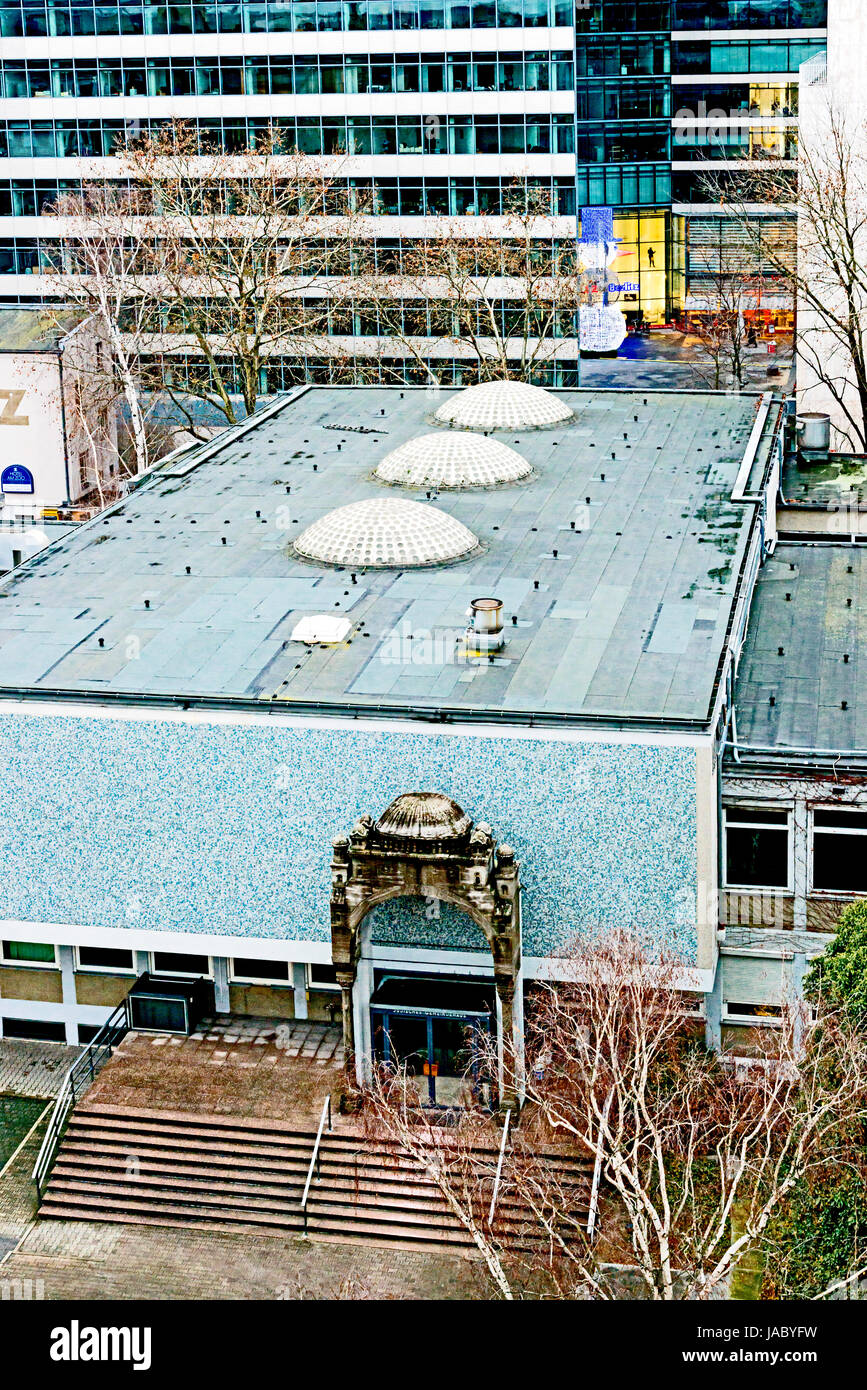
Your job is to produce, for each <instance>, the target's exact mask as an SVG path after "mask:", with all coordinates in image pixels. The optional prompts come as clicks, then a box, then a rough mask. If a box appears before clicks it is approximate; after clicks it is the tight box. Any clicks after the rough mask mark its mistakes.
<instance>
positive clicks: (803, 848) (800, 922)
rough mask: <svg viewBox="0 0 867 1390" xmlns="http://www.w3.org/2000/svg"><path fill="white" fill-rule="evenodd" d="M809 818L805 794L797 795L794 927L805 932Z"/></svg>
mask: <svg viewBox="0 0 867 1390" xmlns="http://www.w3.org/2000/svg"><path fill="white" fill-rule="evenodd" d="M808 823H809V816H808V814H807V798H806V796H805V795H804V793H803V792H797V793H796V795H795V809H794V814H793V816H792V838H793V841H794V844H793V858H794V890H795V900H794V904H793V909H792V910H793V914H794V915H793V925H794V927H795V928H796V930H797V929H798V928H801V929H802V930H804V929H805V928H806V926H807V862H808V858H809V856H808V854H807V847H808V844H809V824H808Z"/></svg>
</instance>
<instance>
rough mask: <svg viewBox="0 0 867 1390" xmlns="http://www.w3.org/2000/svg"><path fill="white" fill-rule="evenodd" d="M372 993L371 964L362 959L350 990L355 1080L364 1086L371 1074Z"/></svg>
mask: <svg viewBox="0 0 867 1390" xmlns="http://www.w3.org/2000/svg"><path fill="white" fill-rule="evenodd" d="M372 993H373V962H372V961H370V960H365V959H364V958H363V957H362V959H361V960H360V961H359V962H358V970H357V972H356V976H355V984H354V985H353V988H352V1013H353V1023H354V1027H355V1079H356V1081H357V1082H358V1084H359V1086H363V1085H365V1083H366V1082H368V1081H369V1080H370V1078H371V1076H372V1074H373V1039H372V1037H371V1032H370V996H371V994H372Z"/></svg>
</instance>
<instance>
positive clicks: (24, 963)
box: [0, 937, 60, 970]
mask: <svg viewBox="0 0 867 1390" xmlns="http://www.w3.org/2000/svg"><path fill="white" fill-rule="evenodd" d="M14 944H15V940H14V939H13V938H12V937H7V938H6V939H5V940H0V965H8V966H11V967H12V969H13V970H17V969H19V968H21V969H25V970H59V969H60V961H59V960H58V959H57V946H56V944H55V943H54V942H53V941H20V942H19V943H18V944H19V945H22V946H50V947H51V949H52V951H53V952H54V959H53V960H50V961H49V960H13V959H12V957H10V956H7V955H6V947H7V945H10V946H12V945H14Z"/></svg>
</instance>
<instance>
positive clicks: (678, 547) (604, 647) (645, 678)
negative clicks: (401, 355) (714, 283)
mask: <svg viewBox="0 0 867 1390" xmlns="http://www.w3.org/2000/svg"><path fill="white" fill-rule="evenodd" d="M557 394H558V395H559V397H560V398H562V400H563V401H564V402H565V403H567V404H568V406H569V407H570V408H571V409H573V410H574V411H575V418H574V419H573V420H571V421H569V422H567V423H566V424H564V425H562V426H556V427H553V428H551V429H548V430H544V431H542V430H527V431H525V432H523V433H522V432H521V431H502V432H498V433H497V434H496V436H492V437H496V438H497V439H499V440H501V441H502V442H503V443H504V444H507V445H508V446H509V447H511V448H514V449H515V450H516V451H517V452H518V453H520V454H521V455H522V456H523V457H525V458H526V459H527V460H528V462H529V463H530V464H531V465H532V468H533V477H532V478H531V479H530V480H529V481H523V482H518V483H515V484H514V485H512V486H500V487H497V488H495V489H491V490H489V491H484V490H473V491H466V492H464V491H444V492H441V493H439V494H438V495H437V494H435V493H433V492H432V491H431V490H430V489H411V488H399V489H396V488H395V487H394V486H391V487H385V486H383V485H382V484H381V483H379V482H378V481H376V480H375V479H374V478H373V477H372V471H373V469H374V468H375V467H376V465H377V463H378V462H379V461H380V460H381V459H382V458H383V457H384V456H385V455H386V454H387V453H389V452H390V451H391V450H392V449H394V448H395V447H396V446H398V445H399V444H402V443H404V442H405V441H407V440H409V439H412V438H415V437H417V436H420V435H422V434H425V433H429V432H430V429H431V424H430V417H431V413H432V409H433V406H435V405H436V401H434V402H431V400H430V398H429V395H428V393H427V392H426V391H424V390H413V389H409V388H407V389H404V390H400V389H398V388H397V387H393V388H389V387H370V388H354V387H353V388H328V387H321V388H320V387H312V388H309V389H307V390H303V391H301V392H300V393H296V394H295V395H294V396H293V397H290V398H288V399H287V401H286V403H285V404H284V405H283V406H282V407H281V408H280V409H278V410H277V411H276V412H274V413H266V414H265V415H264V418H262V419H260V420H257V421H256V423H255V424H253V426H252V428H250V429H248V430H247V431H246V432H244V433H240V434H238V433H237V432H236V431H230V432H228V433H227V434H226V436H225V438H224V439H222V440H220V439H219V438H218V439H217V440H216V441H214V444H215V445H216V447H214V446H213V445H212V446H210V447H209V448H206V449H200V450H198V451H196V452H194V453H192V454H190V455H184V456H183V457H182V458H181V459H174V460H170V461H168V462H167V463H166V464H164V465H163V466H162V467H158V468H157V469H156V470H155V471H154V472H153V473H152V474H151V475H150V476H149V477H148V478H147V479H146V480H145V482H144V483H143V484H142V485H141V486H140V487H139V488H138V489H137V490H135V491H134V492H132V493H131V495H130V496H129V497H128V498H126V499H125V500H124V501H123V502H122V503H120V504H118V505H117V506H116V507H114V508H113V509H111V510H110V511H109V512H108V513H104V514H103V515H101V516H98V517H96V518H94V519H93V520H92V521H91V522H88V523H87V524H85V525H83V526H81V527H80V528H78V529H76V530H75V532H74V533H72V534H71V535H69V536H68V537H67V538H66V539H65V540H64V541H62V542H60V543H58V544H57V545H55V546H53V547H52V548H51V549H50V550H48V551H46V552H44V553H43V554H42V555H41V556H38V557H35V558H34V559H33V560H32V561H30V562H28V563H27V564H25V565H24V566H22V567H21V568H20V569H19V570H17V571H15V572H14V573H13V574H12V575H11V576H9V578H8V579H7V580H6V581H5V582H4V583H3V584H2V586H0V686H2V687H5V688H9V687H25V688H32V689H35V690H39V691H41V692H46V691H50V690H57V691H73V692H74V691H91V692H107V693H109V694H112V695H120V696H128V697H134V696H135V695H136V694H141V695H142V696H148V697H162V696H167V697H181V696H184V697H190V698H196V697H220V698H232V697H235V698H243V699H245V700H248V701H249V700H255V701H262V702H276V704H277V705H281V706H282V705H283V704H284V703H285V704H287V705H289V704H291V703H292V702H293V701H299V702H322V703H329V704H337V705H352V706H362V707H368V706H369V707H371V708H372V707H375V706H377V705H382V706H386V705H394V706H398V707H408V706H414V707H419V706H420V707H424V708H429V707H437V708H439V707H444V706H448V707H454V708H457V709H461V710H466V711H468V712H469V711H472V712H474V713H475V714H476V715H477V716H478V715H480V714H483V713H484V712H489V713H491V714H492V715H496V716H498V717H506V718H508V716H509V715H510V714H517V713H522V714H526V713H529V714H538V715H545V716H556V715H558V714H563V715H565V716H570V717H576V716H578V717H585V716H586V717H592V718H595V719H599V720H602V721H606V720H607V721H614V722H620V721H622V720H629V719H633V718H649V719H654V720H663V721H670V722H677V721H683V722H688V721H704V720H706V719H707V717H708V713H709V710H710V707H711V704H712V701H713V694H714V688H715V681H716V676H717V670H718V666H719V662H720V658H721V654H722V652H723V650H724V644H725V640H726V629H727V625H728V622H729V618H730V615H731V611H732V607H733V603H734V600H735V597H736V593H737V587H738V577H739V572H740V566H741V562H742V559H743V556H744V554H745V551H746V548H747V546H748V543H749V536H750V532H751V528H752V526H753V524H754V519H755V507H754V506H753V505H752V504H749V503H746V504H745V503H736V502H733V501H732V499H731V493H732V489H733V486H734V483H735V479H736V476H737V474H738V470H739V468H740V465H741V462H742V459H743V456H744V452H745V449H746V446H747V441H748V439H749V435H750V431H751V429H752V425H753V421H754V418H755V412H756V405H757V402H756V399H755V397H748V396H741V397H738V396H725V395H716V394H713V393H701V392H695V393H692V392H690V393H668V392H657V393H654V392H646V393H645V392H634V393H633V392H619V391H610V392H606V391H599V392H595V391H562V392H559V393H557ZM396 496H401V497H406V498H409V499H412V500H415V501H420V502H425V503H429V504H430V505H431V506H433V507H436V508H438V509H439V510H440V511H441V512H443V513H446V514H448V515H449V516H451V517H455V518H457V519H458V520H459V521H460V522H462V523H463V525H464V526H466V527H467V528H469V530H470V531H472V532H473V533H474V534H475V535H476V536H478V537H479V540H480V542H481V550H480V551H477V552H476V553H475V554H474V555H473V556H471V557H470V558H469V559H465V560H462V561H457V562H454V563H449V564H442V565H437V566H432V567H428V568H424V569H421V570H410V569H407V570H404V571H400V570H383V569H377V570H374V569H370V570H367V571H363V570H357V571H355V572H354V575H353V573H352V572H350V571H349V570H343V571H340V570H338V569H334V568H326V567H325V566H321V565H317V564H315V563H311V562H309V561H304V560H302V559H301V558H300V557H296V556H294V555H293V554H292V553H291V545H292V542H293V541H294V540H295V539H296V538H297V537H298V536H299V535H300V533H301V532H302V531H303V530H304V529H305V527H307V526H309V525H310V524H311V523H312V522H314V521H316V520H317V519H319V518H321V517H323V516H324V515H325V514H326V513H328V512H330V511H332V510H333V509H334V508H335V507H338V506H341V505H344V504H346V503H349V502H354V501H360V500H362V499H365V498H376V497H381V498H383V499H385V498H389V499H391V498H394V497H396ZM188 570H189V573H188V572H187V571H188ZM490 596H493V597H497V598H499V599H501V600H502V602H503V621H504V625H505V639H506V640H505V645H504V646H503V648H502V650H501V651H500V652H498V653H496V654H495V655H494V658H493V660H489V659H488V658H487V657H485V658H481V659H479V658H477V657H474V656H473V655H471V654H469V652H468V648H467V644H466V641H465V640H464V631H465V629H466V626H467V621H468V620H467V609H468V607H469V604H470V601H471V600H472V599H474V598H478V597H490ZM311 613H328V614H332V615H338V614H345V615H346V616H347V617H348V618H349V619H350V620H351V622H352V628H351V630H350V632H349V634H348V636H347V637H346V639H345V640H344V641H343V642H341V643H339V644H336V645H332V646H308V645H305V644H302V643H298V642H295V641H292V640H291V633H292V630H293V628H294V626H295V624H296V623H297V621H298V619H299V618H300V617H302V616H304V615H305V614H311ZM100 639H102V644H103V645H100Z"/></svg>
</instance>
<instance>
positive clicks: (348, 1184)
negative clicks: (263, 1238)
mask: <svg viewBox="0 0 867 1390" xmlns="http://www.w3.org/2000/svg"><path fill="white" fill-rule="evenodd" d="M203 1173H206V1176H202V1174H203ZM306 1178H307V1175H306V1173H304V1174H299V1175H297V1176H295V1177H291V1178H290V1177H282V1178H281V1177H280V1176H277V1175H268V1177H262V1176H255V1175H254V1176H235V1175H230V1176H226V1175H224V1174H218V1173H216V1172H215V1171H214V1170H213V1169H211V1168H210V1167H208V1168H207V1169H205V1167H204V1165H203V1166H202V1167H199V1168H193V1167H187V1168H184V1169H183V1170H182V1171H179V1170H177V1169H175V1168H172V1167H169V1166H166V1165H151V1164H141V1165H139V1166H138V1168H137V1169H136V1172H135V1173H126V1172H124V1170H123V1168H122V1167H121V1166H119V1165H115V1164H112V1163H97V1164H93V1163H92V1161H91V1162H87V1163H82V1162H81V1160H80V1159H79V1158H78V1157H77V1156H76V1155H72V1154H70V1155H68V1156H65V1157H63V1158H61V1159H58V1161H57V1163H56V1165H55V1168H54V1172H53V1174H52V1179H51V1188H50V1190H51V1191H53V1190H54V1188H55V1186H56V1185H57V1184H59V1183H60V1182H66V1181H70V1180H72V1181H75V1182H77V1183H89V1184H90V1185H95V1184H113V1185H115V1186H119V1185H123V1184H130V1185H133V1186H135V1185H139V1186H153V1187H155V1188H165V1189H166V1190H171V1191H175V1192H179V1191H182V1190H183V1191H191V1192H192V1191H199V1190H201V1191H203V1192H221V1193H228V1194H235V1195H237V1196H241V1195H243V1194H249V1195H250V1196H265V1197H274V1198H276V1199H278V1200H288V1201H291V1202H293V1203H294V1204H296V1205H297V1204H298V1202H300V1200H301V1197H302V1194H303V1191H304V1184H305V1182H306ZM322 1193H328V1194H331V1195H334V1196H337V1195H338V1194H339V1195H340V1196H341V1197H344V1198H347V1199H348V1200H350V1201H353V1200H355V1196H356V1194H357V1195H358V1198H359V1200H368V1199H375V1200H376V1201H378V1202H379V1203H380V1204H382V1205H390V1206H395V1207H401V1208H403V1207H406V1208H407V1209H409V1208H417V1209H418V1210H425V1211H427V1210H430V1208H431V1199H432V1197H434V1199H436V1195H437V1194H436V1189H435V1188H432V1187H431V1186H423V1185H421V1184H416V1183H413V1182H412V1181H409V1182H405V1183H402V1184H399V1185H395V1186H394V1187H393V1188H391V1189H384V1188H383V1187H382V1185H381V1184H379V1183H374V1182H362V1183H356V1182H355V1181H354V1180H353V1178H352V1177H351V1176H349V1175H345V1176H343V1177H340V1178H333V1177H332V1178H329V1179H327V1180H321V1179H317V1180H316V1181H315V1182H314V1183H313V1184H312V1185H311V1188H310V1200H311V1201H318V1200H319V1199H320V1197H321V1195H322Z"/></svg>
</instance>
